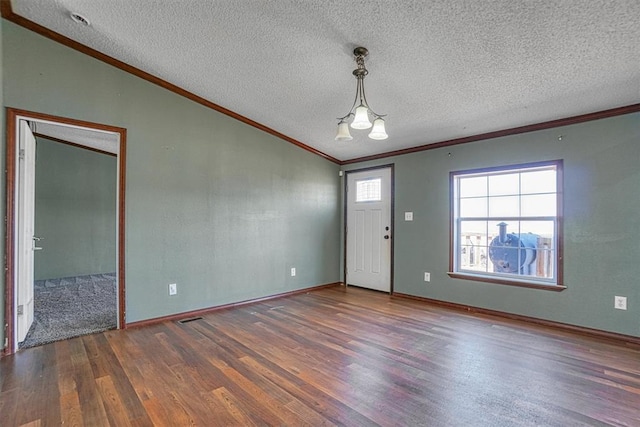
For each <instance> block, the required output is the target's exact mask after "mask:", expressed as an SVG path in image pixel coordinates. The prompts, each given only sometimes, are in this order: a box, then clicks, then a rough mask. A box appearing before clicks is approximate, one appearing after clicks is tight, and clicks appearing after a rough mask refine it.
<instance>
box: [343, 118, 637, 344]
mask: <svg viewBox="0 0 640 427" xmlns="http://www.w3.org/2000/svg"><path fill="white" fill-rule="evenodd" d="M559 135H563V137H562V140H561V141H559V140H558V136H559ZM639 142H640V113H635V114H629V115H625V116H618V117H614V118H608V119H602V120H597V121H592V122H588V123H582V124H576V125H571V126H566V127H562V128H556V129H551V130H544V131H537V132H531V133H526V134H521V135H513V136H508V137H503V138H496V139H492V140H487V141H478V142H474V143H470V144H463V145H458V146H452V147H447V148H441V149H435V150H429V151H423V152H420V153H414V154H408V155H404V156H398V157H393V158H390V159H382V160H379V161H375V162H365V163H360V164H354V165H349V167H345V168H344V169H345V170H347V169H349V170H353V169H359V168H363V167H368V166H373V165H380V164H388V163H394V164H395V236H394V245H395V246H394V249H395V264H394V265H395V273H394V281H395V282H394V289H395V291H396V292H400V293H405V294H411V295H417V296H421V297H427V298H433V299H437V300H442V301H451V302H455V303H459V304H464V305H470V306H476V307H482V308H487V309H492V310H499V311H502V312H508V313H517V314H520V315H524V316H530V317H535V318H541V319H547V320H552V321H557V322H562V323H568V324H572V325H579V326H584V327H588V328H595V329H600V330H605V331H611V332H617V333H621V334H626V335H631V336H640V260H639V259H640V251H639V249H640V244H639V242H640V143H639ZM552 159H564V244H565V246H564V277H565V280H564V284H565V285H566V286H567V289H566V290H564V291H562V292H551V291H545V290H536V289H526V288H518V287H511V286H505V285H497V284H488V283H481V282H474V281H468V280H460V279H452V278H450V277H449V276H448V275H447V270H448V268H449V172H450V171H454V170H465V169H473V168H482V167H490V166H496V165H510V164H518V163H526V162H534V161H541V160H552ZM405 211H412V212H413V213H414V220H413V222H405V221H404V212H405ZM425 271H428V272H431V282H429V283H426V282H424V281H423V280H422V279H423V274H424V272H425ZM615 295H620V296H626V297H627V298H628V300H627V304H628V310H627V311H621V310H616V309H614V308H613V301H614V296H615Z"/></svg>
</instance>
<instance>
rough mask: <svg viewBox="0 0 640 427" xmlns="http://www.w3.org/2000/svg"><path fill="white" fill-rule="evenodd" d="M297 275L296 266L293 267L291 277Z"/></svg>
mask: <svg viewBox="0 0 640 427" xmlns="http://www.w3.org/2000/svg"><path fill="white" fill-rule="evenodd" d="M295 275H296V268H295V267H291V277H293V276H295Z"/></svg>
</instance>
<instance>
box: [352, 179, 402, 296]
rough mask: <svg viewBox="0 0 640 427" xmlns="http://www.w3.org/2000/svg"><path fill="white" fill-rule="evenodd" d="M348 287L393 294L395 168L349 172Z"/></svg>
mask: <svg viewBox="0 0 640 427" xmlns="http://www.w3.org/2000/svg"><path fill="white" fill-rule="evenodd" d="M346 199H347V228H346V234H347V249H346V253H347V260H346V264H347V279H346V280H347V284H348V285H356V286H361V287H364V288H369V289H375V290H378V291H384V292H391V237H392V234H391V233H392V229H391V226H392V224H391V168H388V167H387V168H381V169H373V170H367V171H362V172H352V173H347V197H346Z"/></svg>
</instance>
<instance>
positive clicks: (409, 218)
mask: <svg viewBox="0 0 640 427" xmlns="http://www.w3.org/2000/svg"><path fill="white" fill-rule="evenodd" d="M404 220H405V221H413V212H405V213H404Z"/></svg>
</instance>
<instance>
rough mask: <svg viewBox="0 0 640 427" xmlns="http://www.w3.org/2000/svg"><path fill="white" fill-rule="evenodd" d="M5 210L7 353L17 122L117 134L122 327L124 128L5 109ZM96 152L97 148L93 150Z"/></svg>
mask: <svg viewBox="0 0 640 427" xmlns="http://www.w3.org/2000/svg"><path fill="white" fill-rule="evenodd" d="M6 117H7V119H6V127H7V130H6V176H5V179H6V186H5V192H6V194H5V199H6V213H5V233H6V234H5V319H4V320H5V325H6V328H5V335H4V336H5V343H6V345H4V346H3V347H4V348H3V351H2V354H3V355H9V354H13V353H15V352H16V328H15V326H16V325H15V298H16V295H15V290H16V285H17V283H16V277H15V274H16V261H17V260H16V244H17V239H16V237H17V236H16V220H17V206H16V188H17V187H16V186H17V180H18V178H17V172H18V170H17V167H16V154H17V148H18V147H17V144H19V143H20V141H19V138H18V135H17V129H18V127H17V125H18V121H19V120H32V121H36V122H38V121H40V122H49V123H52V124H55V125H60V126H70V127H81V128H86V129H90V130H96V131H103V132H110V133H114V134H117V135H118V138H119V150H118V153H117V154H116V157H117V168H118V173H117V177H118V184H117V187H118V188H117V195H116V198H117V201H116V203H117V213H116V239H117V245H116V248H117V254H116V271H117V286H118V290H117V293H116V295H117V305H116V308H117V311H118V314H117V328H118V329H124V328H125V327H126V323H125V307H126V305H125V189H126V185H125V182H126V181H125V172H126V147H127V142H126V138H127V130H126V129H125V128H120V127H115V126H109V125H104V124H100V123H93V122H87V121H82V120H76V119H70V118H66V117H58V116H52V115H49V114H43V113H36V112H32V111H25V110H19V109H15V108H10V107H7V108H6ZM75 145H78V146H80V147H82V148H88V149H93V148H92V147H89V146H85V145H83V144H81V143H80V144H75ZM95 151H97V150H95Z"/></svg>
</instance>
